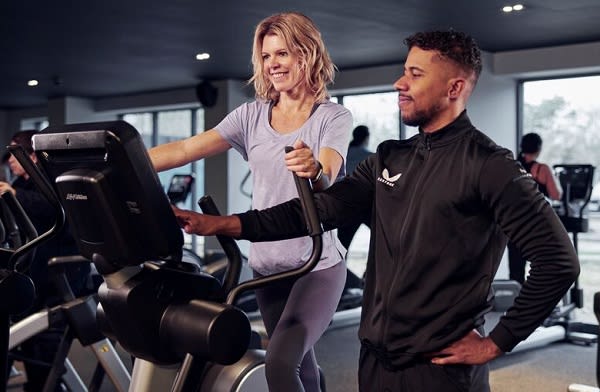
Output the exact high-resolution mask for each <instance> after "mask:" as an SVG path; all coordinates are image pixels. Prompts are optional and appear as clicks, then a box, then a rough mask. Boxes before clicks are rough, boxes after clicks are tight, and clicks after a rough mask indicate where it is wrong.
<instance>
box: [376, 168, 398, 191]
mask: <svg viewBox="0 0 600 392" xmlns="http://www.w3.org/2000/svg"><path fill="white" fill-rule="evenodd" d="M401 175H402V173H398V174H396V175H395V176H391V177H390V172H388V169H383V171H382V172H381V177H377V181H379V182H383V183H384V184H385V185H387V186H391V187H393V186H394V185H396V184H394V183H395V182H396V181H398V179H399V178H400V176H401Z"/></svg>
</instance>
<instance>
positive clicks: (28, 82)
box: [27, 79, 38, 87]
mask: <svg viewBox="0 0 600 392" xmlns="http://www.w3.org/2000/svg"><path fill="white" fill-rule="evenodd" d="M27 85H28V86H29V87H34V86H37V85H38V81H37V80H35V79H31V80H28V81H27Z"/></svg>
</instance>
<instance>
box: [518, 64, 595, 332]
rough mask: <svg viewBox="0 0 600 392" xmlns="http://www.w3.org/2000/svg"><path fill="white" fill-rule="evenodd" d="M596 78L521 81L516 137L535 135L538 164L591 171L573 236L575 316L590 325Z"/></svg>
mask: <svg viewBox="0 0 600 392" xmlns="http://www.w3.org/2000/svg"><path fill="white" fill-rule="evenodd" d="M598 89H600V76H587V77H576V78H564V79H552V80H537V81H527V82H524V83H523V128H522V134H525V133H529V132H535V133H538V134H539V135H540V136H541V137H542V140H543V145H542V151H541V154H540V156H539V158H538V161H540V162H543V163H546V164H548V165H549V166H551V167H552V166H553V165H555V164H591V165H593V166H595V167H596V173H595V180H594V184H595V185H594V189H595V190H596V192H593V193H592V195H593V196H592V202H590V204H589V206H588V210H589V215H588V218H589V231H588V232H586V233H579V234H578V246H577V247H578V253H579V260H580V263H581V274H580V276H579V282H580V285H581V288H582V289H583V292H584V308H583V310H582V311H580V313H581V317H582V318H585V321H586V322H594V323H595V317H594V313H593V294H594V292H596V291H597V290H598V287H600V212H599V211H598V210H599V208H598V205H599V203H598V199H600V195H599V194H598V193H597V190H598V188H600V183H599V180H598V178H599V175H598V170H600V154H599V153H598V151H600V103H599V102H598V99H597V91H598ZM578 314H579V313H578Z"/></svg>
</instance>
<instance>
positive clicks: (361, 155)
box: [338, 125, 373, 283]
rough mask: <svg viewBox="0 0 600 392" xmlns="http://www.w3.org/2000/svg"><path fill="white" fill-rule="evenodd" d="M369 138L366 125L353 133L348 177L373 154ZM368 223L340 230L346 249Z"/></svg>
mask: <svg viewBox="0 0 600 392" xmlns="http://www.w3.org/2000/svg"><path fill="white" fill-rule="evenodd" d="M369 136H370V134H369V127H367V126H366V125H359V126H357V127H356V128H354V130H353V131H352V141H350V145H349V146H348V155H347V157H346V173H347V175H350V174H352V172H354V169H355V168H356V166H357V165H358V164H359V162H360V161H362V160H364V159H366V158H367V157H368V156H369V155H371V154H372V153H373V152H372V151H369V150H368V149H367V146H368V145H369ZM368 221H369V218H366V219H364V220H363V221H357V222H353V223H352V224H351V225H348V226H344V227H340V228H339V229H338V238H339V240H340V242H341V243H342V245H344V247H345V248H346V249H348V248H350V244H351V243H352V239H353V238H354V235H355V234H356V231H357V230H358V228H359V227H360V225H361V224H363V223H365V224H366V225H368V224H369V223H368ZM346 283H348V282H346Z"/></svg>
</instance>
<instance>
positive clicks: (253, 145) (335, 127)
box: [149, 12, 352, 392]
mask: <svg viewBox="0 0 600 392" xmlns="http://www.w3.org/2000/svg"><path fill="white" fill-rule="evenodd" d="M252 64H253V66H254V75H253V76H252V78H251V79H250V81H251V82H252V83H253V84H254V88H255V91H256V98H257V99H256V100H255V101H253V102H250V103H245V104H243V105H241V106H239V107H238V108H237V109H235V110H234V111H233V112H231V113H230V114H228V115H227V116H226V117H225V119H224V120H222V121H221V122H220V123H219V124H218V125H217V126H216V127H214V128H213V129H210V130H207V131H205V132H203V133H200V134H198V135H196V136H192V137H191V138H188V139H184V140H180V141H176V142H172V143H168V144H164V145H160V146H157V147H154V148H152V149H150V151H149V152H150V158H151V160H152V163H153V164H154V167H155V168H156V170H157V171H161V170H167V169H171V168H174V167H179V166H182V165H185V164H187V163H189V162H192V161H194V160H198V159H202V158H206V157H209V156H213V155H215V154H218V153H223V152H225V151H227V150H229V149H230V148H234V149H235V150H237V151H238V152H239V153H240V154H241V155H242V157H243V158H244V159H245V160H247V161H248V164H249V166H250V170H251V171H252V181H253V184H252V193H253V195H252V206H253V208H258V209H262V208H267V207H270V206H273V205H275V204H278V203H281V202H283V201H286V200H289V199H290V198H292V197H294V196H296V195H297V190H296V186H295V183H294V180H293V176H292V174H291V173H290V172H289V171H292V172H295V173H296V174H297V175H298V176H300V177H303V178H309V179H310V181H311V182H312V185H313V188H314V189H315V190H317V191H322V190H324V189H326V188H327V187H328V186H329V184H330V183H333V182H334V181H335V179H336V178H338V177H343V176H344V174H345V172H344V165H343V163H344V159H345V156H346V149H347V146H348V139H349V138H348V135H349V133H350V132H349V130H350V129H351V127H352V115H351V114H350V112H349V111H348V110H347V109H345V108H344V107H343V106H341V105H338V104H336V103H333V102H331V101H330V100H329V95H328V91H327V88H326V86H327V85H328V84H330V83H331V82H332V81H333V78H334V71H335V67H334V64H333V62H332V61H331V59H330V57H329V54H328V52H327V49H326V48H325V45H324V43H323V40H322V38H321V34H320V32H319V31H318V29H317V27H316V26H315V24H314V23H313V22H312V20H310V19H309V18H308V17H306V16H305V15H302V14H300V13H296V12H289V13H281V14H276V15H272V16H270V17H268V18H266V19H264V20H263V21H261V22H260V23H259V24H258V26H257V27H256V31H255V34H254V45H253V51H252ZM286 146H293V147H294V148H295V150H294V151H292V152H289V153H285V152H284V148H285V147H286ZM311 248H312V243H311V240H310V239H309V238H308V237H305V238H297V239H289V240H285V241H276V242H269V243H262V244H252V245H251V248H250V253H249V257H248V261H249V265H250V267H251V268H252V269H253V271H254V274H255V276H264V275H270V274H273V273H277V272H281V271H285V270H290V269H292V268H296V267H298V266H300V265H301V264H303V263H304V262H305V261H306V260H307V258H308V256H309V255H310V252H311ZM344 255H345V249H344V248H343V247H342V246H341V244H339V242H338V241H337V238H336V237H335V235H334V234H333V233H327V234H326V235H325V238H324V245H323V254H322V258H321V260H320V262H319V264H318V265H317V267H316V268H315V269H314V270H313V271H312V272H310V273H309V274H307V275H305V276H303V277H301V278H300V279H298V280H296V281H286V282H282V283H280V284H277V285H273V286H270V287H266V288H263V289H260V290H256V297H257V302H258V306H259V310H260V312H261V315H262V318H263V321H264V324H265V327H266V330H267V333H268V335H269V343H268V346H267V354H266V370H265V371H266V377H267V383H268V385H269V390H270V391H273V392H276V391H277V392H279V391H286V392H295V391H313V392H317V391H319V388H320V387H319V382H320V380H319V372H318V367H317V362H316V359H315V354H314V350H313V346H314V344H315V343H316V342H317V340H318V339H319V337H320V336H321V335H322V334H323V332H324V331H325V329H326V328H327V327H328V325H329V323H330V321H331V319H332V316H333V314H334V312H335V309H336V306H337V304H338V302H339V299H340V296H341V293H342V289H343V287H344V280H345V276H346V267H345V262H344Z"/></svg>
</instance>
